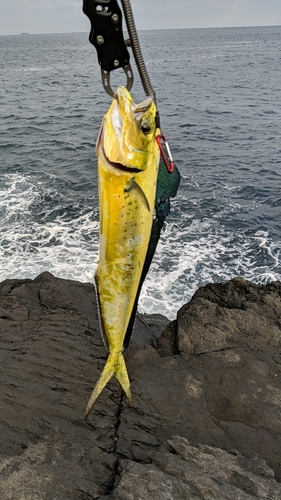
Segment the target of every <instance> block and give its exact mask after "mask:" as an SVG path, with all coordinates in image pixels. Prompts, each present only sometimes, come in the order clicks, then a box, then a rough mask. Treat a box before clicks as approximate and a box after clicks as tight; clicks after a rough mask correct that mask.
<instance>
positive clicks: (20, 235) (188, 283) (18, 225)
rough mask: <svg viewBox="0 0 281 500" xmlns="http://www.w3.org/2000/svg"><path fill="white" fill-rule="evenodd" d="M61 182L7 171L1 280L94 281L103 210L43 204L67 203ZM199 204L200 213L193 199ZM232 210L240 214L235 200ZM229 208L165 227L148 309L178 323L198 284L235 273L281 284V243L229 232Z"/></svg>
mask: <svg viewBox="0 0 281 500" xmlns="http://www.w3.org/2000/svg"><path fill="white" fill-rule="evenodd" d="M56 182H57V179H56V178H55V177H52V176H50V175H47V174H41V173H33V174H32V175H29V176H24V175H22V174H8V175H5V176H3V177H2V181H1V179H0V216H1V229H0V281H3V280H4V279H6V278H32V279H33V278H35V277H36V276H37V275H38V274H40V273H41V272H43V271H49V272H51V273H52V274H54V275H55V276H58V277H61V278H69V279H75V280H79V281H82V282H87V281H88V282H89V281H90V282H93V277H94V272H95V269H96V265H97V260H98V248H99V240H98V239H99V234H98V227H99V224H98V211H97V208H94V207H93V209H92V210H90V209H88V208H87V209H85V210H84V212H83V210H81V209H80V208H79V207H78V209H77V212H76V213H77V215H76V216H74V217H73V218H72V219H70V217H67V216H66V215H65V213H64V211H63V210H62V211H60V212H58V211H57V212H55V213H60V215H56V216H55V217H54V212H53V209H52V204H51V205H50V204H48V203H47V204H46V203H44V197H46V196H48V197H49V198H51V199H53V200H54V201H55V202H57V204H58V205H62V206H63V203H65V200H64V197H63V194H62V193H59V192H57V191H56V188H55V186H56V185H57V184H56ZM41 202H42V211H43V210H44V216H42V217H41V216H40V217H38V216H37V217H36V215H34V213H33V210H34V207H36V208H37V210H39V209H40V204H41ZM190 202H192V200H190ZM181 203H183V202H182V200H180V199H178V200H177V201H174V202H173V208H175V209H177V210H180V208H179V207H180V206H181ZM55 204H56V203H55ZM65 204H66V205H67V203H65ZM193 205H194V207H196V210H197V209H198V206H197V205H198V200H196V199H195V198H194V204H193ZM48 207H49V208H48ZM72 208H73V207H72ZM229 210H230V207H228V212H229ZM232 210H233V211H234V212H237V210H238V211H239V206H238V202H237V201H235V200H234V201H233V206H232ZM39 211H40V210H39ZM223 211H224V208H223V209H222V212H221V213H218V214H217V215H216V216H213V217H212V218H210V219H202V220H199V219H196V218H195V217H194V214H191V213H189V215H188V216H187V215H184V214H182V216H178V218H177V220H174V221H173V220H171V222H169V223H168V224H167V225H166V228H165V231H163V233H162V235H161V238H160V241H159V245H158V248H157V251H156V254H155V257H154V259H153V261H152V264H151V269H150V271H149V273H148V276H147V278H146V280H145V282H144V285H143V289H142V293H141V297H140V304H139V305H140V307H139V309H140V310H141V311H142V312H146V313H162V314H164V315H166V316H167V317H169V318H170V319H173V318H175V316H176V313H177V311H178V309H179V308H180V307H181V306H182V305H183V304H185V303H186V302H188V301H189V300H190V298H191V297H192V295H193V294H194V292H195V291H196V290H197V289H198V287H199V286H202V285H205V284H206V283H208V282H218V281H225V280H228V279H231V278H233V277H235V276H242V277H244V278H245V279H249V280H252V281H254V282H256V283H267V282H269V281H274V280H277V279H281V273H280V267H281V262H280V250H281V242H279V241H272V238H271V237H270V234H269V232H268V231H257V232H256V233H255V234H254V235H253V236H250V237H249V236H248V237H246V236H245V234H243V232H238V234H237V233H236V232H235V231H231V230H230V229H226V228H225V227H224V225H223V224H221V222H220V220H221V216H222V213H223ZM61 212H62V215H61ZM172 213H173V211H172ZM171 219H172V217H171ZM49 221H50V222H49Z"/></svg>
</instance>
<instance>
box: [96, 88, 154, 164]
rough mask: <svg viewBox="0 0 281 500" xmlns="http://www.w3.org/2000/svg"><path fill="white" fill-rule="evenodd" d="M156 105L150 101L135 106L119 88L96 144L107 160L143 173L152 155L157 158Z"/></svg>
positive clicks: (130, 98) (128, 95) (123, 89)
mask: <svg viewBox="0 0 281 500" xmlns="http://www.w3.org/2000/svg"><path fill="white" fill-rule="evenodd" d="M156 111H157V108H156V105H155V103H154V101H153V99H151V98H149V97H148V98H146V99H145V100H144V101H143V102H142V103H140V104H135V103H134V101H133V99H132V96H131V94H130V92H129V91H128V90H127V89H126V88H125V87H123V86H120V87H118V89H117V92H116V98H115V99H113V102H112V104H111V106H110V108H109V110H108V112H107V113H106V115H105V117H104V119H103V122H102V125H101V131H100V135H99V139H98V142H97V154H98V151H99V148H102V150H103V154H104V156H105V157H106V159H107V161H108V162H109V163H111V164H112V165H113V166H116V165H119V166H120V167H124V168H125V169H126V170H127V169H128V170H133V171H134V170H138V171H144V170H146V168H147V165H148V160H149V158H150V157H151V154H156V155H157V149H158V146H157V143H156V140H155V135H156V123H155V117H156Z"/></svg>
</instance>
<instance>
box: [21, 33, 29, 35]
mask: <svg viewBox="0 0 281 500" xmlns="http://www.w3.org/2000/svg"><path fill="white" fill-rule="evenodd" d="M21 35H29V33H21Z"/></svg>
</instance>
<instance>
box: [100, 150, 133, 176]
mask: <svg viewBox="0 0 281 500" xmlns="http://www.w3.org/2000/svg"><path fill="white" fill-rule="evenodd" d="M102 152H103V155H104V158H105V159H106V161H107V163H108V164H109V165H110V166H111V167H113V168H116V169H117V170H120V171H121V172H127V173H133V174H138V173H139V172H141V170H140V169H139V168H136V167H126V166H125V165H122V163H118V162H114V161H111V160H110V159H109V158H108V156H107V155H106V153H105V150H104V147H103V146H102Z"/></svg>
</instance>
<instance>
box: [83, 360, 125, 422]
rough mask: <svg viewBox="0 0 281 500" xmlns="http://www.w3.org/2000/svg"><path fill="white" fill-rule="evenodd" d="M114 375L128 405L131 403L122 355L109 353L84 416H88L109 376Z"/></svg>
mask: <svg viewBox="0 0 281 500" xmlns="http://www.w3.org/2000/svg"><path fill="white" fill-rule="evenodd" d="M113 375H115V376H116V378H117V380H118V382H119V384H120V385H121V387H122V389H123V391H124V392H125V394H126V396H127V398H128V401H129V403H130V405H131V404H132V398H131V389H130V380H129V376H128V372H127V368H126V364H125V359H124V356H123V354H122V353H121V352H117V353H110V354H109V356H108V359H107V362H106V364H105V367H104V369H103V371H102V373H101V376H100V378H99V380H98V381H97V383H96V385H95V388H94V390H93V392H92V394H91V396H90V399H89V401H88V404H87V408H86V416H85V418H87V417H88V415H89V413H90V411H91V409H92V406H93V404H94V403H95V401H96V400H97V398H98V397H99V395H100V393H101V392H102V390H103V389H104V388H105V386H106V384H108V382H109V381H110V379H111V377H112V376H113Z"/></svg>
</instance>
